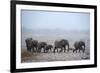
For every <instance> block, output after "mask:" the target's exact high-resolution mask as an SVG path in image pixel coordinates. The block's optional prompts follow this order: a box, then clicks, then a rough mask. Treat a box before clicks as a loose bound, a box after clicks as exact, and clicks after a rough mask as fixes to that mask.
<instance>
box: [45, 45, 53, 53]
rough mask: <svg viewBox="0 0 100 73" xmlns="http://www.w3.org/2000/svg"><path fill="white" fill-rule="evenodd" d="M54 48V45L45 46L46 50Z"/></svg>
mask: <svg viewBox="0 0 100 73" xmlns="http://www.w3.org/2000/svg"><path fill="white" fill-rule="evenodd" d="M52 48H53V46H52V45H46V46H45V48H44V52H49V50H50V51H52Z"/></svg>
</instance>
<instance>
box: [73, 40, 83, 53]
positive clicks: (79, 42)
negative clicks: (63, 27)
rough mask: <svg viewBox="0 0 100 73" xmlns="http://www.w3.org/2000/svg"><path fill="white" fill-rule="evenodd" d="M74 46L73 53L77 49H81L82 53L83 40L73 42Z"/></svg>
mask: <svg viewBox="0 0 100 73" xmlns="http://www.w3.org/2000/svg"><path fill="white" fill-rule="evenodd" d="M74 47H75V49H74V50H73V53H74V52H75V51H76V52H77V50H79V52H80V50H82V52H83V53H84V51H85V42H83V41H78V42H75V44H74Z"/></svg>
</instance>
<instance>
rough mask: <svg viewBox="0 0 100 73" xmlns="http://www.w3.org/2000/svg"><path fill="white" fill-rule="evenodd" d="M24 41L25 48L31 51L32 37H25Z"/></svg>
mask: <svg viewBox="0 0 100 73" xmlns="http://www.w3.org/2000/svg"><path fill="white" fill-rule="evenodd" d="M25 42H26V47H27V50H28V51H30V52H31V49H32V38H27V39H26V40H25Z"/></svg>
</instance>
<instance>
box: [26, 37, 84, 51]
mask: <svg viewBox="0 0 100 73" xmlns="http://www.w3.org/2000/svg"><path fill="white" fill-rule="evenodd" d="M25 42H26V47H27V50H28V51H30V52H31V51H33V52H39V53H40V52H42V50H43V52H44V53H47V52H49V51H51V52H54V53H55V52H63V51H64V52H66V50H67V51H69V50H70V48H69V41H68V40H66V39H61V40H59V41H58V40H56V41H55V42H54V46H53V45H51V44H47V43H46V42H38V41H37V40H33V39H32V38H27V39H26V40H25ZM66 46H67V47H68V49H66ZM73 46H74V49H73V53H74V52H76V53H77V51H79V52H80V51H82V52H83V53H84V52H85V42H83V41H77V42H75V43H74V45H73Z"/></svg>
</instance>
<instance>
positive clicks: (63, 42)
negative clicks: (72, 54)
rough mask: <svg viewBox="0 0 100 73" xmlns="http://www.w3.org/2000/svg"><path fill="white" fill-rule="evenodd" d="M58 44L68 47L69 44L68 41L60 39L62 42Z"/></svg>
mask: <svg viewBox="0 0 100 73" xmlns="http://www.w3.org/2000/svg"><path fill="white" fill-rule="evenodd" d="M60 44H61V45H69V42H68V40H65V39H62V40H61V41H60Z"/></svg>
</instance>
